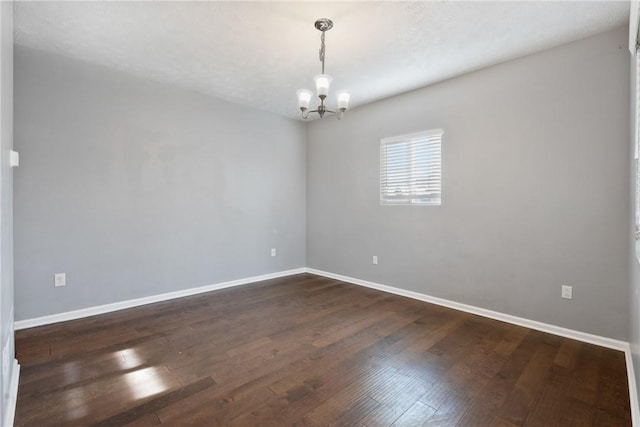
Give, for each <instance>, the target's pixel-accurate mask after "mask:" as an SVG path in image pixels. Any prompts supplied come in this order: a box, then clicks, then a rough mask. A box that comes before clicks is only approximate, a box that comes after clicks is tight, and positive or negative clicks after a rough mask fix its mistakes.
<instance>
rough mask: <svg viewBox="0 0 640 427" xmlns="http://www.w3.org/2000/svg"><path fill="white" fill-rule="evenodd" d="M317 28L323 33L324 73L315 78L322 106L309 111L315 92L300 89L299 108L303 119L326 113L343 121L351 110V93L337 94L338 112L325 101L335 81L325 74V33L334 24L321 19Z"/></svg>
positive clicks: (321, 40)
mask: <svg viewBox="0 0 640 427" xmlns="http://www.w3.org/2000/svg"><path fill="white" fill-rule="evenodd" d="M315 27H316V29H317V30H319V31H320V32H322V35H321V36H320V62H321V63H322V73H321V74H318V75H316V76H315V77H314V78H313V80H314V81H315V83H316V93H317V94H318V98H320V105H318V106H317V107H316V109H315V110H312V111H309V103H310V102H311V97H312V96H313V92H312V91H310V90H309V89H300V90H298V91H297V92H296V94H297V95H298V107H300V111H301V113H302V118H303V119H306V118H307V117H309V114H310V113H317V114H318V115H319V116H320V117H321V118H322V117H324V115H325V114H326V113H331V114H335V115H336V117H338V119H342V117H343V116H344V112H345V111H346V110H347V108H349V99H350V98H351V94H350V93H349V92H347V91H346V90H339V91H337V92H336V98H337V100H338V110H337V111H332V110H329V109H328V108H327V107H326V106H325V105H324V101H325V100H326V99H327V95H328V94H329V86H331V81H332V80H333V78H332V77H331V76H330V75H329V74H325V73H324V56H325V46H324V33H325V32H327V31H329V30H330V29H331V28H333V22H331V20H330V19H327V18H320V19H318V20H317V21H316V23H315Z"/></svg>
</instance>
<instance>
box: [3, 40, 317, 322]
mask: <svg viewBox="0 0 640 427" xmlns="http://www.w3.org/2000/svg"><path fill="white" fill-rule="evenodd" d="M304 126H305V125H304V124H303V123H300V122H297V121H294V120H291V119H286V118H282V117H278V116H275V115H273V114H269V113H265V112H260V111H257V110H253V109H248V108H244V107H241V106H237V105H233V104H229V103H225V102H222V101H218V100H215V99H212V98H210V97H207V96H204V95H200V94H197V93H193V92H188V91H185V90H182V89H178V88H173V87H170V86H167V85H163V84H157V83H153V82H150V81H147V80H144V79H139V78H135V77H130V76H128V75H126V74H121V73H118V72H115V71H111V70H109V69H106V68H101V67H97V66H93V65H88V64H85V63H82V62H77V61H73V60H69V59H66V58H63V57H59V56H55V55H52V54H48V53H43V52H39V51H35V50H30V49H27V48H24V47H20V46H16V48H15V144H16V147H17V150H19V151H20V155H21V163H22V165H21V167H20V168H19V170H18V171H17V172H16V177H15V284H16V289H15V292H16V307H15V316H16V319H17V320H22V319H28V318H34V317H38V316H43V315H48V314H53V313H59V312H64V311H69V310H74V309H80V308H85V307H90V306H95V305H99V304H105V303H111V302H115V301H121V300H126V299H131V298H137V297H144V296H149V295H156V294H160V293H163V292H169V291H175V290H179V289H185V288H190V287H196V286H203V285H208V284H213V283H217V282H221V281H227V280H232V279H238V278H245V277H250V276H254V275H261V274H266V273H272V272H277V271H282V270H287V269H292V268H298V267H303V266H304V265H305V199H306V195H305V191H306V184H305V169H306V164H305V163H306V162H305V158H306V152H305V150H306V146H305V127H304ZM271 247H275V248H277V250H278V255H277V256H276V257H271V256H270V248H271ZM62 272H64V273H67V286H66V287H63V288H54V286H53V275H54V273H62Z"/></svg>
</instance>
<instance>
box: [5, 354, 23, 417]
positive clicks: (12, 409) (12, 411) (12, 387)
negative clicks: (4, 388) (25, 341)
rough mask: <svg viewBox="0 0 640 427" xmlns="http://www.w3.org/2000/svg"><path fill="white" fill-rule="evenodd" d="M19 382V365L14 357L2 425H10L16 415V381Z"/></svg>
mask: <svg viewBox="0 0 640 427" xmlns="http://www.w3.org/2000/svg"><path fill="white" fill-rule="evenodd" d="M19 382H20V365H19V364H18V361H17V360H16V359H13V370H12V374H11V383H10V384H9V399H8V400H7V406H6V408H5V413H4V420H3V423H2V425H3V426H4V427H12V426H13V419H14V417H15V415H16V403H17V402H18V383H19Z"/></svg>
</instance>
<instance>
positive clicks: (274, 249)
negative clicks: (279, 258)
mask: <svg viewBox="0 0 640 427" xmlns="http://www.w3.org/2000/svg"><path fill="white" fill-rule="evenodd" d="M271 256H276V248H271Z"/></svg>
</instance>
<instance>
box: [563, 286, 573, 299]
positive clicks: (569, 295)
mask: <svg viewBox="0 0 640 427" xmlns="http://www.w3.org/2000/svg"><path fill="white" fill-rule="evenodd" d="M562 298H564V299H573V286H566V285H563V286H562Z"/></svg>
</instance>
